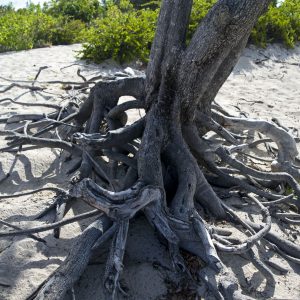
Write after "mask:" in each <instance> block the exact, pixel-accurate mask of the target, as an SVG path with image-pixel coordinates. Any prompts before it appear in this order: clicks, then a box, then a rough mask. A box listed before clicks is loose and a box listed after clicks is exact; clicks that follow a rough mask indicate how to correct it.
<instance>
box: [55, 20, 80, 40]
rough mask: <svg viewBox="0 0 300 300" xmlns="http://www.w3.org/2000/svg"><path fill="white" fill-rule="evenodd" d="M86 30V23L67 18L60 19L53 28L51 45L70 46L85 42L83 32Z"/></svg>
mask: <svg viewBox="0 0 300 300" xmlns="http://www.w3.org/2000/svg"><path fill="white" fill-rule="evenodd" d="M85 28H86V25H85V23H83V22H82V21H80V20H69V19H67V18H65V17H59V18H57V22H56V23H55V25H54V27H53V28H52V38H51V43H52V44H53V45H69V44H74V43H80V42H83V41H84V35H83V30H84V29H85Z"/></svg>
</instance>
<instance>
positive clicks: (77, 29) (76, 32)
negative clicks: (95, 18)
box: [0, 5, 86, 52]
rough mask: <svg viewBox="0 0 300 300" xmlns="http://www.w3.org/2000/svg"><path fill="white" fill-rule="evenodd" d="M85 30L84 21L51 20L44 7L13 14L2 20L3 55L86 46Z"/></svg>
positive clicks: (0, 42)
mask: <svg viewBox="0 0 300 300" xmlns="http://www.w3.org/2000/svg"><path fill="white" fill-rule="evenodd" d="M85 27H86V25H85V24H84V23H83V22H82V21H80V20H69V19H68V18H67V17H64V16H59V17H53V16H50V15H48V14H46V13H44V12H43V11H42V10H41V8H40V6H35V5H31V6H29V8H27V9H20V10H17V11H15V10H9V11H6V12H5V13H4V14H3V15H2V16H1V18H0V52H4V51H11V50H26V49H32V48H37V47H44V46H48V45H51V44H55V45H58V44H72V43H76V42H82V41H83V39H82V35H81V32H82V30H83V29H84V28H85Z"/></svg>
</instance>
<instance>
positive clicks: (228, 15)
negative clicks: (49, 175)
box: [10, 0, 300, 299]
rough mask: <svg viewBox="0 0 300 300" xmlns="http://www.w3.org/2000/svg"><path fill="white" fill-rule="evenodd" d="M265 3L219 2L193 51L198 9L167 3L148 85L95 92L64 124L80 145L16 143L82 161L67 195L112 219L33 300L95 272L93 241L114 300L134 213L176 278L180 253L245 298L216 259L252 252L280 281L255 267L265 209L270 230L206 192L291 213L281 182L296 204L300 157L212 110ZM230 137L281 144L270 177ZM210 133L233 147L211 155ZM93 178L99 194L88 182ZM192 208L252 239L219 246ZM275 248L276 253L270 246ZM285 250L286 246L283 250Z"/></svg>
mask: <svg viewBox="0 0 300 300" xmlns="http://www.w3.org/2000/svg"><path fill="white" fill-rule="evenodd" d="M269 2H270V1H269V0H240V1H233V0H219V1H218V2H217V3H216V4H215V6H214V7H213V8H212V9H211V10H210V12H209V13H208V15H207V16H206V17H205V18H204V20H203V21H202V22H201V24H200V25H199V27H198V29H197V31H196V32H195V34H194V36H193V38H192V40H191V41H190V42H189V43H188V44H187V41H186V32H187V27H188V23H189V17H190V13H191V8H192V3H193V1H192V0H163V1H162V6H161V11H160V15H159V19H158V24H157V30H156V35H155V39H154V42H153V45H152V49H151V54H150V61H149V64H148V67H147V70H146V76H145V77H135V78H118V79H115V80H111V81H108V82H100V83H98V84H97V85H96V86H95V87H94V88H93V89H92V91H91V94H90V96H89V98H88V99H87V100H86V102H85V103H84V104H83V105H82V106H81V107H80V108H79V110H78V111H77V112H75V113H73V114H71V115H70V114H69V115H68V116H65V118H64V119H63V120H62V121H63V122H70V121H71V120H73V122H75V124H76V125H80V126H82V128H83V130H82V131H81V132H77V133H75V134H74V135H73V138H72V140H69V141H68V140H67V141H65V142H59V143H58V141H45V140H42V139H39V138H38V137H35V138H28V137H26V136H22V135H20V134H17V135H16V134H15V133H13V134H12V133H10V134H11V135H12V137H11V139H12V142H11V145H12V146H15V147H16V146H19V145H20V144H26V143H28V144H29V143H30V144H35V145H43V143H46V142H47V144H45V145H46V146H53V147H64V149H66V150H67V151H69V152H70V154H72V155H79V156H81V157H82V163H81V165H80V169H79V170H80V175H79V177H78V178H77V180H76V181H75V182H73V185H72V187H71V188H70V191H67V192H66V193H65V196H66V197H67V198H77V199H81V200H84V201H85V202H87V203H88V204H90V205H91V206H93V207H95V208H96V209H98V210H99V211H101V212H103V213H104V215H103V216H101V220H99V221H98V222H96V223H93V224H92V225H91V226H90V227H89V228H87V229H86V230H85V232H84V233H83V234H82V237H81V239H79V240H78V244H77V246H76V247H74V249H73V251H72V252H71V253H70V255H69V256H68V257H67V259H66V261H65V263H64V264H63V266H61V267H60V268H58V270H57V271H56V272H55V274H54V275H52V276H51V277H50V279H49V280H47V281H46V282H45V284H44V285H43V286H42V288H41V289H40V290H39V291H38V293H37V294H36V295H35V296H36V299H63V297H64V294H65V293H66V292H67V290H68V289H71V288H72V285H73V284H74V282H75V281H76V280H78V278H79V276H80V274H81V272H82V270H83V269H84V267H85V266H86V265H87V263H88V259H89V257H90V255H91V251H92V248H93V246H94V244H95V243H96V241H97V240H98V245H99V244H101V243H102V242H103V241H104V240H106V239H108V238H110V237H112V244H111V249H110V250H111V251H110V258H109V260H108V263H107V272H106V275H105V280H104V282H105V287H106V289H107V290H108V291H109V293H110V294H111V295H112V297H114V295H115V293H116V291H117V288H118V279H119V275H120V272H121V270H122V259H123V256H124V251H125V244H126V237H127V231H128V226H129V223H130V219H131V218H133V217H134V216H135V214H136V213H137V212H138V211H143V213H144V214H145V215H146V217H147V219H148V220H149V222H150V223H151V224H152V225H153V227H155V228H156V229H157V230H158V231H159V232H160V233H161V234H162V236H163V237H164V238H165V239H166V240H167V241H168V244H169V250H170V255H171V258H172V261H173V263H174V266H175V267H176V268H177V270H180V271H187V267H186V266H185V262H184V259H183V258H182V256H181V254H180V250H179V249H180V248H183V249H185V250H187V251H189V252H191V253H192V254H194V255H197V256H198V257H200V258H201V259H202V260H203V261H205V262H206V264H207V267H206V268H204V269H203V270H199V278H202V279H203V280H204V281H205V282H206V283H207V285H208V287H209V289H210V290H211V292H212V293H213V295H214V296H215V297H216V298H217V299H242V298H243V297H245V298H247V297H246V296H243V295H242V294H241V293H240V291H239V287H238V284H237V281H236V280H235V278H234V276H233V274H231V273H230V272H229V271H228V270H227V269H226V267H225V266H224V265H223V263H222V262H221V260H220V258H219V256H218V253H217V250H218V251H225V252H230V253H246V254H247V255H248V256H249V257H250V258H251V260H252V261H253V262H254V263H255V264H256V266H257V267H258V268H259V269H260V270H261V271H262V272H263V273H264V274H265V276H266V277H268V279H269V280H271V281H272V278H273V277H272V275H271V274H270V271H269V269H268V268H267V267H265V266H264V265H263V264H260V263H257V258H253V257H254V256H255V255H254V253H253V252H251V251H252V250H251V247H252V246H253V245H254V244H255V243H256V242H257V241H258V240H260V239H262V238H266V239H268V235H267V234H268V231H269V230H270V222H271V221H270V216H269V213H268V210H267V208H266V207H267V206H264V205H263V204H261V203H260V202H259V201H258V200H257V199H256V198H253V196H249V197H250V198H251V199H252V200H253V201H254V202H255V203H256V204H257V205H258V206H259V207H260V208H261V209H262V213H263V215H264V217H265V219H266V226H264V227H262V228H260V227H258V228H257V226H254V225H253V224H252V225H251V224H249V223H247V222H243V221H241V220H240V219H239V218H238V217H237V216H236V215H235V214H234V212H233V211H231V210H230V208H228V207H227V206H226V205H225V204H224V203H222V201H221V199H220V198H219V197H218V196H217V194H216V193H215V192H214V190H213V188H212V186H211V185H210V184H209V183H208V180H209V182H211V181H214V182H215V183H221V184H222V185H224V186H239V188H240V189H241V190H244V191H246V192H247V193H248V192H252V193H255V194H257V195H259V196H260V197H262V198H266V199H267V200H268V199H270V200H275V202H276V201H279V202H280V203H282V202H284V201H286V202H287V203H291V202H293V203H294V204H295V201H294V200H293V199H292V197H289V198H286V199H283V200H282V199H281V196H280V195H278V194H276V193H268V192H267V191H266V190H265V189H264V188H261V187H268V185H269V184H271V182H272V183H275V185H276V184H277V185H278V184H279V183H280V182H282V181H284V182H286V183H288V184H289V185H290V186H291V187H292V188H293V189H294V191H295V194H296V195H297V197H299V195H300V188H299V184H298V183H297V181H296V180H295V178H296V179H299V177H300V175H299V171H298V170H297V169H295V168H294V167H293V163H294V162H295V157H296V155H297V149H296V144H295V140H294V139H293V137H292V136H290V135H289V134H288V133H287V132H286V131H285V130H284V129H282V128H280V127H278V126H276V125H274V124H271V123H267V122H258V121H254V120H248V119H238V118H232V117H230V116H226V115H224V114H222V110H221V109H220V108H219V107H218V106H216V105H214V104H212V103H213V100H214V98H215V96H216V94H217V93H218V91H219V89H220V88H221V86H222V85H223V83H224V82H225V80H226V79H227V77H228V76H229V74H230V73H231V71H232V69H233V67H234V65H235V64H236V63H237V61H238V59H239V56H240V54H241V52H242V50H243V49H244V47H245V45H246V43H247V40H248V37H249V35H250V31H251V29H252V27H253V26H254V24H255V22H256V21H257V19H258V17H259V16H260V15H261V14H262V13H263V12H264V11H265V10H266V9H267V6H268V4H269ZM123 95H131V96H134V97H135V98H136V100H134V101H131V102H128V103H125V104H121V105H118V99H119V97H120V96H123ZM130 108H144V109H145V111H146V115H145V117H143V118H141V119H140V120H139V121H137V122H135V123H134V124H132V125H129V126H125V125H126V119H127V118H126V113H125V111H126V110H128V109H130ZM70 116H71V117H70ZM52 127H53V126H52ZM225 127H226V129H225ZM105 128H108V129H109V131H108V132H107V133H104V131H105V130H104V129H105ZM231 128H232V129H234V130H241V131H242V130H247V129H251V130H257V131H259V132H261V133H262V134H265V135H267V136H269V137H270V138H271V139H272V140H273V141H274V142H276V143H277V145H278V156H277V158H276V159H275V160H274V162H273V164H272V166H273V170H274V172H273V173H267V174H265V173H264V172H260V171H257V170H255V169H253V168H251V167H248V166H246V165H244V164H243V163H242V162H240V161H237V160H236V159H235V158H233V157H232V155H231V154H232V153H234V151H236V150H237V149H241V147H246V146H245V143H242V137H241V136H238V135H236V134H233V133H231V132H230V130H229V129H231ZM208 131H215V132H216V133H217V134H219V135H220V137H222V138H223V139H224V140H225V141H227V142H228V143H230V144H232V147H225V146H224V147H219V148H218V149H215V148H213V147H211V145H210V144H209V142H208V141H207V140H206V139H205V138H203V135H204V134H205V133H206V132H208ZM36 136H37V135H36ZM69 136H70V135H69ZM67 139H68V138H67ZM138 139H140V142H139V140H138ZM238 145H241V146H238ZM235 146H236V147H235ZM248 146H249V145H248ZM238 147H240V148H238ZM103 155H106V156H107V157H108V158H109V162H108V163H107V162H106V161H104V160H103V159H102V158H101V156H103ZM216 156H218V159H219V160H222V161H224V162H225V163H226V164H227V165H228V166H230V167H231V168H233V169H235V171H237V172H238V173H240V174H242V175H243V174H244V175H246V176H248V177H251V178H252V181H250V182H248V181H247V178H248V177H247V178H242V179H240V178H237V177H234V176H231V175H230V174H231V173H230V172H231V171H232V169H228V170H224V168H219V167H218V166H217V164H216V161H215V158H216ZM203 170H205V171H206V173H205V174H204V173H203ZM93 172H94V173H95V174H96V175H97V178H98V182H97V183H98V184H97V183H96V182H95V181H93V180H92V179H91V178H90V177H91V174H92V173H93ZM207 173H209V174H208V175H207ZM120 174H121V175H120ZM120 178H122V180H121V179H120ZM206 178H208V179H206ZM253 180H256V182H257V183H259V187H257V186H258V184H257V185H255V184H254V185H253ZM277 199H279V200H277ZM195 202H198V203H199V204H200V205H202V206H203V207H204V208H205V209H206V210H207V211H209V212H210V214H211V215H213V216H214V217H215V218H218V219H223V220H228V221H230V222H233V223H236V222H237V223H241V224H242V225H243V226H245V227H246V229H248V230H250V231H251V232H252V236H251V237H249V239H248V240H247V241H245V242H241V243H240V244H232V243H231V242H230V241H229V240H226V238H225V237H220V235H218V230H217V229H214V230H213V229H212V228H211V227H210V226H209V225H208V224H206V222H205V221H204V220H203V219H202V218H201V216H200V215H199V213H198V212H197V210H196V209H195ZM101 224H102V225H101ZM107 230H108V231H107ZM106 231H107V232H106ZM104 232H106V233H104ZM103 233H104V235H103V236H102V234H103ZM277 242H278V241H277ZM281 242H282V241H281ZM273 243H274V244H276V242H274V240H273ZM82 245H84V247H82ZM281 246H282V245H281V244H280V243H279V242H278V243H277V247H279V248H280V247H281ZM83 249H84V250H83ZM287 249H290V247H288V246H287V247H286V248H285V250H284V251H289V250H287ZM297 249H298V248H297ZM294 250H295V249H294ZM82 254H84V255H83V256H82ZM289 255H290V256H295V252H293V250H291V252H289ZM78 258H80V260H79V262H76V261H77V259H78Z"/></svg>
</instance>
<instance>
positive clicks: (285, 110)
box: [0, 45, 300, 300]
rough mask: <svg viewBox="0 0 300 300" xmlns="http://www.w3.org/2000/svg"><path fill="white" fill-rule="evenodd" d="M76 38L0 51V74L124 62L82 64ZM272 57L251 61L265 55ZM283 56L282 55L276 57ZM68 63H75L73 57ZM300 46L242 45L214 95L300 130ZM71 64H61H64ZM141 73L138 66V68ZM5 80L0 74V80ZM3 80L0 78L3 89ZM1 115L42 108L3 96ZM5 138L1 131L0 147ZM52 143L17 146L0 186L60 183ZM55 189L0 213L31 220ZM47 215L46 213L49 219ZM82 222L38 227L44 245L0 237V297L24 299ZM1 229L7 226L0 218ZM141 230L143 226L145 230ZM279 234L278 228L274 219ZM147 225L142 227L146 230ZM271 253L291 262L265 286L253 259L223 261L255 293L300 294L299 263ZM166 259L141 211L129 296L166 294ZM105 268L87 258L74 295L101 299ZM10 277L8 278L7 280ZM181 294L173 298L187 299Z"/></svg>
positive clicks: (113, 68)
mask: <svg viewBox="0 0 300 300" xmlns="http://www.w3.org/2000/svg"><path fill="white" fill-rule="evenodd" d="M79 49H80V45H72V46H57V47H52V48H44V49H34V50H30V51H22V52H18V53H4V54H0V76H2V77H6V78H10V79H14V80H17V79H19V80H32V79H33V78H34V76H35V75H36V72H37V70H38V69H39V67H41V66H48V67H49V68H48V69H47V70H44V71H43V72H42V73H41V75H40V77H39V80H40V81H46V80H65V81H66V80H75V81H79V80H80V78H79V77H78V76H77V75H76V71H77V69H78V67H80V68H81V70H82V74H83V75H84V76H86V77H87V78H90V77H92V76H95V75H98V74H100V73H101V74H113V73H115V72H117V71H121V70H123V69H124V68H122V67H119V66H117V65H116V64H112V63H111V62H108V63H104V64H102V65H100V66H97V65H94V64H90V65H88V64H85V63H83V62H81V61H78V60H77V59H76V58H75V57H74V51H78V50H79ZM259 52H261V53H263V54H264V55H267V56H269V57H271V60H267V61H264V62H262V63H260V64H256V63H255V62H257V60H260V59H263V58H264V56H263V55H262V54H260V53H259ZM275 60H277V61H284V63H280V62H275ZM75 63H76V65H73V66H70V65H72V64H75ZM295 63H298V64H300V47H299V46H298V47H297V48H296V49H294V50H289V51H287V50H285V49H284V48H282V47H280V46H272V47H269V48H267V49H266V50H259V51H258V50H257V49H256V48H252V47H251V48H249V49H246V50H245V53H244V55H243V56H242V57H241V59H240V62H239V64H238V65H237V66H236V68H235V69H234V71H233V73H232V75H231V76H230V77H229V79H228V81H227V82H226V84H225V85H224V87H223V88H222V90H221V91H220V93H219V95H218V97H217V102H218V103H219V104H225V105H226V108H227V109H228V110H230V111H231V112H232V113H234V114H236V115H239V113H240V110H241V111H243V112H246V113H247V114H249V117H253V118H264V119H267V120H271V118H272V117H276V118H278V119H279V120H280V121H281V122H282V124H283V125H284V126H286V127H295V128H297V129H298V130H300V86H299V83H300V72H299V70H300V65H298V66H297V65H295ZM66 66H70V67H68V68H64V69H63V70H60V69H61V68H62V67H66ZM136 73H137V74H138V73H139V72H138V71H136ZM7 84H8V82H7V81H5V80H2V79H0V85H3V86H4V85H7ZM2 88H3V87H1V86H0V90H1V89H2ZM60 88H61V86H60V85H56V86H51V87H50V88H49V89H48V91H50V92H52V93H54V94H57V95H52V94H49V95H48V96H49V97H50V98H49V99H48V100H47V101H51V102H56V103H59V102H61V101H63V99H62V98H60V97H59V96H58V95H59V94H65V91H63V90H61V89H60ZM24 91H25V90H20V89H18V88H14V89H12V90H10V91H9V92H7V93H5V94H0V99H1V98H4V97H16V96H17V95H20V94H21V93H22V92H24ZM20 101H24V102H26V101H46V100H45V99H43V98H42V97H40V96H38V97H37V99H35V98H34V97H33V96H32V95H31V94H30V93H29V94H26V95H25V96H23V97H22V98H21V99H20ZM0 107H1V111H0V118H1V117H5V116H8V115H11V114H15V113H19V112H35V113H40V112H41V109H40V108H34V109H33V108H24V107H20V106H18V105H14V104H10V103H9V102H4V103H1V104H0ZM138 117H139V115H138V113H137V112H133V113H132V114H131V121H133V120H134V119H135V118H138ZM0 129H3V126H2V125H1V124H0ZM4 145H5V143H4V141H3V140H1V139H0V147H3V146H4ZM58 157H59V151H57V150H48V149H42V150H33V151H28V152H25V153H23V154H21V157H20V160H19V162H18V163H17V167H16V171H15V172H14V173H13V174H12V176H11V177H10V178H8V179H7V180H6V181H5V183H4V184H1V185H0V194H8V193H10V194H12V193H16V192H19V191H28V190H32V189H34V188H37V187H42V186H45V185H53V184H55V185H56V184H58V185H59V186H65V185H66V182H67V180H68V179H69V178H68V177H67V176H66V175H65V174H66V171H67V170H68V169H69V167H70V166H71V165H72V162H68V163H64V164H63V163H62V161H61V160H59V159H58ZM12 160H13V155H11V154H2V153H1V158H0V178H2V176H3V175H4V174H5V173H6V172H7V171H8V170H9V167H10V164H11V162H12ZM52 196H53V194H51V193H50V192H42V193H39V194H36V195H33V196H23V197H20V198H11V199H7V200H0V201H1V211H0V218H1V219H3V220H6V221H8V222H13V223H14V224H15V225H19V226H21V227H32V226H36V225H38V224H41V223H40V222H38V221H32V220H33V218H34V216H35V215H36V214H37V213H38V212H40V211H41V210H42V209H43V208H44V207H45V206H46V205H47V203H49V201H51V197H52ZM85 209H87V207H86V206H84V205H83V204H76V205H75V206H74V207H73V208H72V209H71V211H70V212H68V216H71V215H73V214H78V213H80V212H83V211H84V210H85ZM50 220H51V218H50V217H48V218H47V219H46V220H45V219H44V221H48V222H50ZM86 224H87V223H86V222H79V223H75V224H72V225H68V226H65V227H63V229H62V234H61V239H60V240H56V239H54V238H53V237H52V232H45V233H41V234H39V235H38V236H40V237H42V238H44V239H45V240H46V241H47V245H44V244H43V243H40V242H36V241H33V240H32V239H29V238H24V237H17V238H6V239H1V240H0V299H1V300H2V299H3V300H4V299H5V300H8V299H10V300H22V299H26V297H27V296H29V295H30V294H31V293H32V292H33V291H34V290H35V289H36V287H37V286H38V285H39V284H41V282H42V281H43V280H44V279H46V278H47V276H48V275H49V274H50V273H51V272H53V270H55V268H56V267H57V266H58V265H59V264H60V263H61V261H62V260H63V259H64V257H65V256H66V255H67V253H68V251H69V249H70V247H71V245H72V243H73V242H74V238H75V237H76V235H78V233H79V232H80V231H81V230H82V229H83V228H84V227H85V226H86ZM283 227H284V228H285V232H286V233H287V234H288V238H289V239H291V240H292V241H294V242H295V243H298V244H299V243H300V237H299V236H300V235H299V230H296V229H295V227H293V226H291V228H287V227H286V226H282V228H283ZM0 230H1V231H3V230H7V228H6V227H4V226H0ZM144 230H145V231H144ZM273 230H276V231H277V232H279V233H280V234H283V231H282V230H281V229H280V228H279V227H278V226H274V229H273ZM144 232H147V235H146V236H145V234H144ZM105 255H106V252H105V251H103V253H102V254H101V255H100V256H99V258H98V259H97V261H98V262H102V263H103V262H105ZM270 255H272V256H274V258H273V259H274V260H277V261H280V262H281V264H284V265H285V266H286V267H287V268H289V270H290V271H289V273H288V274H287V275H284V276H280V275H279V272H277V271H274V270H273V269H272V270H273V271H274V273H275V274H276V282H277V285H276V288H275V291H274V292H272V290H271V288H270V287H269V286H267V287H265V280H264V279H263V277H262V276H261V275H260V274H259V273H258V272H257V270H256V269H255V268H254V267H253V266H252V264H250V263H248V262H247V261H245V260H243V259H242V258H239V257H236V256H235V257H234V258H233V259H232V258H231V257H230V256H226V257H224V259H225V260H226V262H228V265H229V266H230V267H231V268H232V270H233V271H234V272H235V273H236V274H237V276H238V278H239V280H240V284H241V285H242V286H243V288H244V289H245V290H247V291H249V292H252V296H253V297H255V298H257V299H259V298H261V299H270V298H272V297H273V299H295V300H296V299H300V285H299V281H300V269H299V266H298V267H297V266H296V265H295V264H292V263H287V262H285V261H284V260H282V259H281V258H279V257H278V256H277V255H274V254H273V253H272V252H270ZM169 268H170V262H169V259H168V254H167V252H166V249H165V247H164V246H162V245H161V244H160V243H159V242H158V239H157V236H156V235H155V234H154V233H153V232H152V229H151V228H149V226H148V225H147V224H146V223H145V222H144V220H143V219H142V218H139V219H138V220H136V221H134V222H133V226H132V228H131V230H130V235H129V241H128V248H127V252H126V256H125V270H124V273H123V275H122V285H124V286H126V288H127V289H128V292H129V295H130V296H129V299H163V298H162V295H166V294H167V290H168V287H169V285H168V284H166V279H167V278H169V277H170V279H172V277H173V276H172V275H173V272H172V271H170V269H169ZM103 272H104V266H103V264H95V265H92V266H89V267H88V269H87V271H86V272H85V273H84V275H83V276H82V278H81V280H80V281H79V282H78V284H77V285H76V286H75V291H76V294H77V299H89V300H94V299H102V298H103V296H102V295H103V294H102V293H103V290H102V284H101V282H102V281H101V278H102V275H103ZM5 285H7V286H5ZM186 298H187V296H186V297H184V298H182V296H181V298H180V297H179V298H172V299H186Z"/></svg>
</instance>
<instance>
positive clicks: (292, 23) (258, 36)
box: [251, 0, 300, 47]
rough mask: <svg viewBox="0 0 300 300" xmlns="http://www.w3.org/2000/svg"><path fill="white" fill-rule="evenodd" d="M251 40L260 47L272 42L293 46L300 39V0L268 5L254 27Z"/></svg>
mask: <svg viewBox="0 0 300 300" xmlns="http://www.w3.org/2000/svg"><path fill="white" fill-rule="evenodd" d="M251 41H252V42H253V43H255V44H257V45H259V46H262V47H265V46H266V44H267V43H274V42H283V43H284V44H285V45H286V46H287V47H294V46H295V43H296V42H297V41H300V1H299V0H285V1H284V2H283V3H282V4H281V5H279V6H276V3H275V4H274V3H273V5H270V7H269V10H268V11H267V13H266V14H264V15H263V16H261V17H260V18H259V20H258V22H257V24H256V26H255V27H254V29H253V31H252V34H251Z"/></svg>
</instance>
